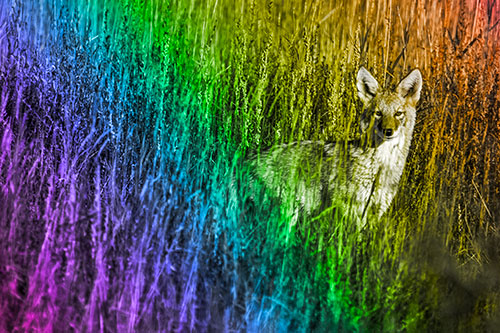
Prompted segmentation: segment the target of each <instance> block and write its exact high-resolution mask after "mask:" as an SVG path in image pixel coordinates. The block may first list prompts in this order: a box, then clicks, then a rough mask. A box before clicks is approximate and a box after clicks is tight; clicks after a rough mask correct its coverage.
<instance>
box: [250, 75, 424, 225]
mask: <svg viewBox="0 0 500 333" xmlns="http://www.w3.org/2000/svg"><path fill="white" fill-rule="evenodd" d="M356 86H357V88H358V96H359V98H360V99H361V101H362V102H363V104H364V110H363V113H362V116H361V119H360V136H359V137H358V139H356V140H353V141H346V142H341V141H339V142H322V141H302V142H293V143H290V144H284V145H281V146H276V147H273V148H271V149H268V150H263V151H261V152H260V153H259V154H256V155H254V156H251V157H249V159H248V160H247V163H248V164H249V166H250V169H251V170H253V171H252V174H253V176H254V177H256V178H258V179H260V181H261V182H262V183H264V185H265V187H266V188H269V189H271V190H272V192H273V193H274V194H275V195H278V196H282V195H286V194H284V193H292V196H293V197H292V200H293V201H296V202H297V201H298V203H299V205H295V206H296V207H300V208H294V209H296V211H295V212H293V215H294V216H293V220H294V221H295V222H296V219H297V217H298V216H297V215H298V214H299V210H301V211H302V212H303V213H305V214H306V215H307V216H311V215H312V214H314V213H320V212H321V211H324V210H325V209H326V208H327V207H331V206H332V205H333V204H334V203H337V204H338V203H339V202H341V203H342V205H341V206H342V212H343V213H342V214H343V215H344V216H346V214H349V216H350V218H353V219H354V220H355V221H356V223H357V224H358V226H364V225H365V223H366V220H367V216H374V217H378V218H380V217H381V216H382V215H383V214H384V213H385V212H386V210H387V209H388V207H389V205H390V204H391V201H392V199H393V198H394V196H395V194H396V191H397V188H398V183H399V180H400V178H401V174H402V173H403V168H404V165H405V162H406V157H407V155H408V151H409V148H410V143H411V137H412V133H413V127H414V125H415V116H416V110H415V106H416V104H417V102H418V100H419V99H420V90H421V88H422V76H421V74H420V71H419V70H418V69H415V70H413V71H412V72H411V73H410V74H409V75H408V76H406V77H405V78H404V79H403V80H402V81H401V82H400V83H399V85H398V86H397V88H396V89H395V91H384V90H383V89H381V88H380V87H379V84H378V82H377V80H376V79H375V78H374V77H373V76H372V75H371V74H370V73H369V72H368V71H367V70H366V69H365V68H363V67H361V68H360V70H359V71H358V75H357V84H356ZM288 199H290V198H288ZM294 221H292V223H295V222H294Z"/></svg>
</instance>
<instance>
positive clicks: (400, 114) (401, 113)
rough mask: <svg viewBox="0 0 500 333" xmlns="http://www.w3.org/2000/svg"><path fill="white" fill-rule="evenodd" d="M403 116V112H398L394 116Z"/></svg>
mask: <svg viewBox="0 0 500 333" xmlns="http://www.w3.org/2000/svg"><path fill="white" fill-rule="evenodd" d="M402 115H403V112H401V111H398V112H396V113H395V114H394V116H396V117H401V116H402Z"/></svg>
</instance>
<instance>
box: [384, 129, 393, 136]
mask: <svg viewBox="0 0 500 333" xmlns="http://www.w3.org/2000/svg"><path fill="white" fill-rule="evenodd" d="M384 135H385V136H392V129H391V128H388V129H385V130H384Z"/></svg>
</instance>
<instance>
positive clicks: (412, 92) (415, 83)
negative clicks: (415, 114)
mask: <svg viewBox="0 0 500 333" xmlns="http://www.w3.org/2000/svg"><path fill="white" fill-rule="evenodd" d="M420 90H422V74H420V71H419V70H418V69H414V70H413V71H412V72H411V73H410V74H408V75H407V76H406V77H405V78H404V79H403V80H401V82H400V83H399V85H398V87H397V88H396V91H397V93H398V94H399V96H401V97H402V98H404V99H406V100H407V101H408V102H409V103H410V104H411V105H412V106H415V105H417V102H418V100H419V99H420Z"/></svg>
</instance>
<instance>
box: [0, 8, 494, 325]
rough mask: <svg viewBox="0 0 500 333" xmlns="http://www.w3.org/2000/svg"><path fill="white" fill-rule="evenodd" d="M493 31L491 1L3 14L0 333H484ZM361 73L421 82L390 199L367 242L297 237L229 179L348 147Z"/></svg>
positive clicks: (327, 233)
mask: <svg viewBox="0 0 500 333" xmlns="http://www.w3.org/2000/svg"><path fill="white" fill-rule="evenodd" d="M499 20H500V4H499V3H498V2H497V1H495V0H476V1H446V2H445V1H431V0H418V1H395V0H383V1H359V0H354V1H336V2H317V1H311V0H306V1H287V2H284V1H281V2H279V1H278V2H273V1H263V0H254V1H241V0H238V1H228V0H208V1H198V0H191V1H180V0H169V1H160V0H153V1H148V2H141V1H137V0H121V1H112V0H106V1H104V4H103V2H102V1H97V0H89V1H87V2H85V3H84V2H79V1H62V0H46V1H19V0H10V1H3V2H1V3H0V86H1V90H0V138H1V150H0V249H1V251H2V255H1V256H0V286H1V287H0V331H72V330H73V331H101V332H105V331H179V332H183V331H222V330H224V331H232V330H237V331H240V330H241V331H244V330H247V331H313V330H317V331H382V330H383V331H444V330H452V331H492V330H494V329H495V328H497V327H498V325H500V309H499V306H500V290H499V289H500V248H499V247H498V244H499V241H500V237H499V230H498V228H499V224H498V223H499V217H500V215H499V214H500V172H499V171H498V170H500V169H499V158H500V150H499V148H500V108H499V106H500V92H499V83H500V75H499V74H500V56H499V51H500V43H499V42H500V27H499V24H498V23H499ZM360 66H365V67H367V68H368V69H370V71H371V72H372V73H374V75H375V76H376V77H377V79H378V80H379V82H383V84H384V85H385V86H386V87H390V86H392V85H394V84H397V82H398V80H399V79H400V78H401V77H402V76H404V75H405V74H406V73H408V72H409V70H410V69H413V68H415V67H418V68H420V70H421V71H422V73H423V77H424V88H423V95H422V98H421V102H420V104H419V107H418V111H417V112H418V114H417V125H416V129H415V135H414V139H413V142H412V148H411V154H410V156H409V159H408V163H407V166H406V168H405V173H404V176H403V180H402V182H401V184H400V189H399V193H398V196H397V198H396V200H395V202H394V203H393V206H392V208H391V210H390V212H389V213H388V214H386V216H385V217H384V218H383V219H382V220H380V221H373V222H372V223H371V224H370V228H369V229H368V230H366V231H364V232H360V231H358V230H355V228H354V227H353V226H352V225H351V224H350V223H349V222H348V221H345V220H343V219H340V218H338V217H336V216H331V214H330V215H329V214H322V215H320V216H318V217H316V218H314V219H311V220H305V221H303V223H301V224H299V226H297V227H293V228H291V227H290V224H289V222H290V218H291V211H293V209H294V208H295V204H296V203H295V202H294V201H293V200H291V198H292V196H293V194H287V193H285V194H283V195H282V196H280V197H276V196H272V195H269V194H268V193H266V191H265V190H262V191H257V192H255V193H253V194H252V193H250V190H249V189H248V186H247V185H248V180H247V174H246V172H247V170H244V169H242V168H241V167H240V163H239V161H240V160H241V158H243V157H244V156H245V155H246V153H247V151H249V150H252V151H254V150H258V149H261V148H264V147H270V146H272V145H274V144H278V143H286V142H290V141H297V140H305V139H308V140H335V139H337V140H338V139H345V138H349V137H352V136H353V135H354V134H355V131H356V128H357V124H356V119H357V117H358V116H359V113H360V111H361V110H360V107H361V105H360V102H359V101H358V100H357V97H356V89H355V82H354V79H355V74H356V72H357V70H358V68H359V67H360ZM235 184H237V186H236V185H235ZM251 194H252V195H253V197H254V204H253V205H248V200H247V198H248V196H249V195H251Z"/></svg>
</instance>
